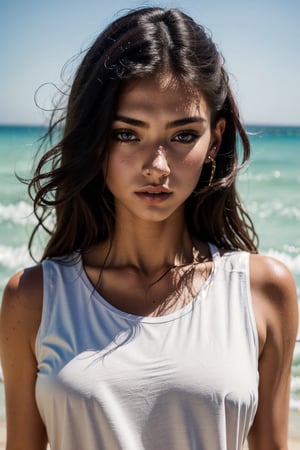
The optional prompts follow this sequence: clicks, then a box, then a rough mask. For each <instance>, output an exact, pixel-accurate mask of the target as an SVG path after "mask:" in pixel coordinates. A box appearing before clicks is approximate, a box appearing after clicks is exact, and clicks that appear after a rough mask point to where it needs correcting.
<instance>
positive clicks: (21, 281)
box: [3, 264, 43, 302]
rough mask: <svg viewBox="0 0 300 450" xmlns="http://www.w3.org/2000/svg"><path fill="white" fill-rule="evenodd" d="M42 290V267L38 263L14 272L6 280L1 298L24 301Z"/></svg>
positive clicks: (37, 294)
mask: <svg viewBox="0 0 300 450" xmlns="http://www.w3.org/2000/svg"><path fill="white" fill-rule="evenodd" d="M42 290H43V269H42V265H41V264H38V265H35V266H32V267H27V268H25V269H22V270H20V271H18V272H16V273H15V274H14V275H12V277H11V278H10V279H9V280H8V283H7V285H6V287H5V289H4V295H3V299H6V298H9V299H11V301H17V302H24V301H26V300H27V299H28V300H30V298H31V299H33V298H34V297H36V296H39V295H40V294H41V293H42Z"/></svg>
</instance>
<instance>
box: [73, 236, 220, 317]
mask: <svg viewBox="0 0 300 450" xmlns="http://www.w3.org/2000/svg"><path fill="white" fill-rule="evenodd" d="M208 246H209V250H210V253H211V257H212V261H213V267H212V270H211V273H210V274H209V276H208V277H207V279H206V280H205V282H204V283H203V284H202V286H201V288H200V289H199V291H198V292H197V294H196V295H195V296H194V297H193V299H192V300H191V301H190V302H189V303H188V304H187V305H184V306H183V307H182V308H179V309H177V310H175V311H173V312H171V313H169V314H163V315H161V316H143V315H138V314H133V313H128V312H126V311H123V310H121V309H119V308H117V307H116V306H114V305H112V304H111V303H110V302H109V301H107V300H106V299H105V298H104V297H103V296H102V295H101V294H100V292H98V291H97V290H96V288H95V286H94V285H93V283H92V282H91V280H90V279H89V277H88V275H87V273H86V270H85V268H84V265H83V261H82V255H81V254H79V255H78V256H79V257H78V260H77V262H76V264H75V267H76V270H77V273H78V276H79V278H80V280H81V281H82V282H83V283H84V285H85V287H86V288H87V289H88V290H89V292H90V295H91V298H92V299H94V300H96V301H97V302H99V303H100V304H101V305H102V306H103V307H105V308H106V309H108V310H109V311H111V312H112V313H114V314H116V315H118V316H120V317H122V318H123V319H126V320H131V321H134V322H143V323H163V322H170V321H173V320H176V319H178V318H180V317H182V316H184V315H186V314H188V313H189V312H190V311H191V310H192V309H193V308H194V305H195V303H196V301H198V300H200V299H199V296H201V294H202V298H201V300H204V299H205V297H206V294H207V289H206V288H207V287H208V285H209V284H210V283H211V282H212V280H213V278H214V277H215V273H216V270H217V262H218V259H219V257H220V254H219V251H218V249H217V247H216V246H215V245H214V244H211V243H208ZM203 293H204V294H205V295H203Z"/></svg>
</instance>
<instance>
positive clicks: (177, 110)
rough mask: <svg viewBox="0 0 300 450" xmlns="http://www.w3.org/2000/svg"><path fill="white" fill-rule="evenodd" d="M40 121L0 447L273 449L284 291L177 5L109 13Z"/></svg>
mask: <svg viewBox="0 0 300 450" xmlns="http://www.w3.org/2000/svg"><path fill="white" fill-rule="evenodd" d="M54 125H57V126H58V125H63V136H62V138H61V140H60V141H59V142H58V143H57V144H56V145H55V146H54V147H53V148H51V149H50V150H49V151H48V152H47V153H45V155H44V156H43V157H42V159H41V161H40V163H39V164H38V166H37V168H36V171H35V174H34V177H33V179H32V180H31V183H30V186H29V187H30V192H31V194H32V195H33V199H34V208H35V213H36V215H37V218H38V221H39V224H38V225H39V226H42V227H45V228H46V229H47V230H48V232H49V234H50V237H49V241H48V244H47V246H46V248H45V251H44V254H43V258H42V262H41V263H40V264H38V265H36V266H35V267H32V268H27V269H25V270H24V271H22V272H20V273H17V274H16V275H14V276H13V277H12V279H11V280H10V281H9V283H8V285H7V287H6V290H5V294H4V298H3V303H2V312H1V359H2V364H3V370H4V377H5V389H6V404H7V433H8V440H7V449H8V450H14V449H22V450H42V449H45V448H46V446H47V442H49V443H50V446H51V448H52V449H53V450H76V449H78V450H83V449H88V450H99V449H105V450H116V449H128V450H142V449H147V450H158V449H159V450H171V449H172V450H176V449H178V450H217V449H223V450H225V449H227V450H238V449H239V450H240V449H241V448H242V446H243V443H244V441H245V440H246V438H247V437H248V441H249V447H250V448H251V449H255V450H271V449H272V450H275V449H279V448H280V449H281V450H283V449H287V423H288V406H289V383H290V367H291V360H292V354H293V347H294V342H295V337H296V330H297V301H296V292H295V285H294V283H293V280H292V277H291V274H290V273H289V271H288V270H287V268H286V267H285V266H283V265H282V264H281V263H279V262H278V261H276V260H273V259H271V258H267V257H264V256H261V255H258V254H257V247H256V233H255V231H254V228H253V225H252V222H251V220H250V219H249V217H248V215H247V213H246V212H245V210H244V208H243V206H242V205H241V203H240V201H239V198H238V195H237V192H236V189H235V179H236V176H237V173H238V170H239V165H240V164H242V165H244V164H245V163H246V162H247V161H248V159H249V152H250V150H249V142H248V139H247V135H246V133H245V130H244V128H243V126H242V125H241V122H240V120H239V115H238V110H237V107H236V104H235V102H234V99H233V97H232V94H231V91H230V87H229V84H228V76H227V73H226V71H225V68H224V65H223V61H222V57H221V55H220V54H219V53H218V51H217V49H216V47H215V45H214V43H213V42H212V40H211V38H210V37H209V36H208V35H207V34H206V32H205V30H204V29H203V28H202V27H201V26H199V25H197V24H196V23H195V22H194V21H193V20H192V19H191V18H190V17H188V16H186V15H185V14H183V13H182V12H180V11H178V10H176V9H170V10H164V9H161V8H146V9H141V10H137V11H133V12H131V13H129V14H128V15H126V16H123V17H121V18H119V19H118V20H116V21H115V22H114V23H112V24H111V25H110V26H109V27H108V28H107V29H106V30H105V31H104V32H103V33H102V34H100V36H99V37H98V38H97V40H96V41H95V43H94V44H93V46H92V47H91V48H90V49H89V51H88V52H87V53H86V55H85V57H84V59H83V61H82V63H81V65H80V67H79V69H78V71H77V73H76V76H75V79H74V82H73V85H72V88H71V92H70V95H69V99H68V105H67V108H66V114H65V116H64V117H62V118H60V119H58V120H56V122H55V124H54V123H53V122H52V123H51V124H50V133H52V132H53V131H54V130H56V128H55V126H54ZM238 144H240V147H241V150H242V155H241V162H239V161H238V151H237V146H238ZM50 219H51V220H50ZM51 224H53V226H51Z"/></svg>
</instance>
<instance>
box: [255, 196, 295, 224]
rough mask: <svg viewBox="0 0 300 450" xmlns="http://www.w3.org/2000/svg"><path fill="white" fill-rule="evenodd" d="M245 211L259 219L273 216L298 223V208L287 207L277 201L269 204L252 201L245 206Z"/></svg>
mask: <svg viewBox="0 0 300 450" xmlns="http://www.w3.org/2000/svg"><path fill="white" fill-rule="evenodd" d="M247 209H248V210H249V212H250V213H251V214H253V215H254V216H257V217H259V218H260V219H266V218H268V217H273V216H274V215H275V216H278V217H284V218H286V219H291V220H297V221H300V208H299V207H298V206H294V205H291V206H287V205H285V204H283V203H282V202H280V201H277V200H274V201H270V202H258V201H253V202H250V203H248V204H247Z"/></svg>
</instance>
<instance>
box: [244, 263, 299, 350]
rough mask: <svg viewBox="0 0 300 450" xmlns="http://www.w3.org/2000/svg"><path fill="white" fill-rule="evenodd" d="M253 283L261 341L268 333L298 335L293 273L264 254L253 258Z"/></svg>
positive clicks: (251, 267) (252, 289) (251, 278)
mask: <svg viewBox="0 0 300 450" xmlns="http://www.w3.org/2000/svg"><path fill="white" fill-rule="evenodd" d="M250 282H251V293H252V300H253V307H254V313H255V316H256V322H257V326H258V332H259V335H260V338H261V342H264V341H265V339H266V337H267V334H269V336H272V335H274V334H276V335H277V336H279V335H282V334H284V335H286V336H288V335H289V336H290V339H291V341H292V340H294V338H295V337H296V334H297V327H298V302H297V292H296V285H295V282H294V279H293V276H292V273H291V272H290V270H289V269H288V268H287V266H286V265H285V264H283V263H282V262H280V261H279V260H277V259H275V258H272V257H269V256H263V255H251V256H250Z"/></svg>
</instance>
